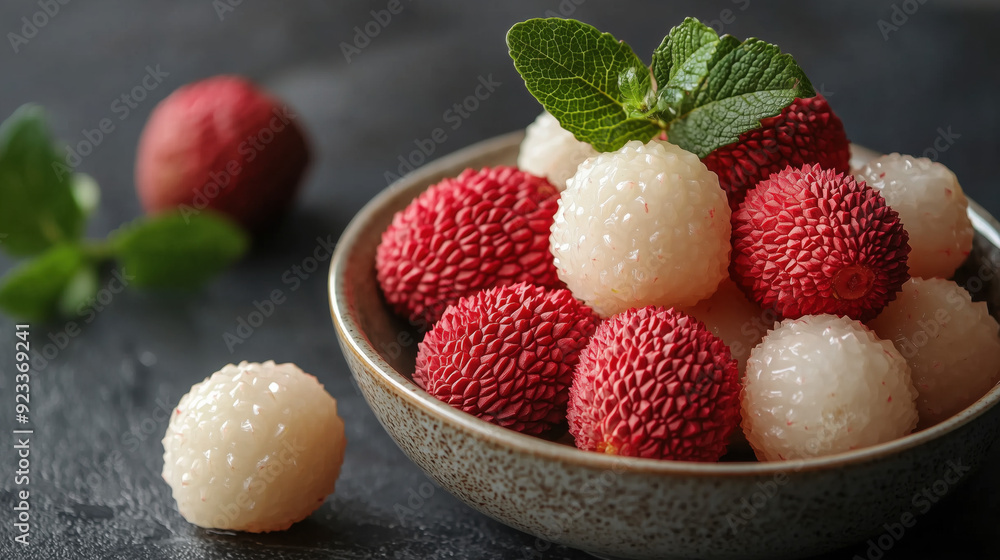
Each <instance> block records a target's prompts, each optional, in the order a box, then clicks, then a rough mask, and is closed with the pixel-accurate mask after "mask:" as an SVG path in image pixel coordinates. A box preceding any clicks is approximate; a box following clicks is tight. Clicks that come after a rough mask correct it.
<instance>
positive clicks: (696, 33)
mask: <svg viewBox="0 0 1000 560" xmlns="http://www.w3.org/2000/svg"><path fill="white" fill-rule="evenodd" d="M718 42H719V34H718V33H716V32H715V30H714V29H712V28H711V27H709V26H707V25H704V24H702V23H701V22H700V21H698V20H697V19H695V18H691V17H689V18H687V19H685V20H684V21H683V22H682V23H681V24H680V25H678V26H677V27H674V28H673V29H671V30H670V33H669V34H668V35H667V36H666V37H664V38H663V42H662V43H660V46H659V47H657V48H656V50H655V51H653V64H652V70H653V78H655V79H656V84H657V87H658V88H659V89H661V90H662V89H663V88H665V87H667V84H668V83H669V82H670V80H671V79H672V78H674V76H675V75H676V74H677V73H678V72H680V71H681V70H682V69H685V73H687V74H697V75H696V76H694V77H696V78H703V77H704V76H705V75H706V74H707V70H706V71H703V72H701V73H700V74H699V73H698V72H697V71H696V70H695V69H693V68H691V67H690V66H685V65H686V63H688V61H689V59H691V58H695V59H701V58H702V57H703V56H704V55H703V54H701V53H700V51H701V52H703V51H704V50H705V49H706V48H712V46H713V45H715V44H716V43H718ZM696 53H698V54H696ZM681 79H682V80H685V79H686V80H690V79H691V76H683V75H682V78H681Z"/></svg>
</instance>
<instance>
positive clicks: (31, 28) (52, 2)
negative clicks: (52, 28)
mask: <svg viewBox="0 0 1000 560" xmlns="http://www.w3.org/2000/svg"><path fill="white" fill-rule="evenodd" d="M69 3H70V0H38V2H36V5H37V6H38V8H39V9H38V11H36V12H35V13H33V14H31V15H30V16H24V17H22V18H21V22H20V23H21V28H20V29H19V31H20V32H21V33H16V32H14V31H9V32H7V40H8V41H10V48H11V49H13V50H14V54H18V53H19V52H21V47H23V46H24V45H27V44H28V42H30V41H31V40H32V39H34V38H35V37H37V36H38V32H39V31H41V30H42V29H45V26H46V25H48V24H49V22H50V21H52V20H53V19H55V17H56V16H58V15H59V14H60V13H62V7H63V6H65V5H67V4H69Z"/></svg>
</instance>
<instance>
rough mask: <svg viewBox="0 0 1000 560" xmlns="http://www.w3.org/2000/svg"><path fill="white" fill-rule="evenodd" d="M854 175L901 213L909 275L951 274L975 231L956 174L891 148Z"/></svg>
mask: <svg viewBox="0 0 1000 560" xmlns="http://www.w3.org/2000/svg"><path fill="white" fill-rule="evenodd" d="M855 176H856V177H857V179H858V180H859V181H865V182H866V183H867V184H868V185H870V186H872V187H874V188H876V189H878V191H879V194H881V195H882V197H883V198H885V201H886V203H887V204H888V205H889V206H891V207H892V209H893V210H895V211H896V212H897V213H899V219H900V220H901V221H902V222H903V227H905V228H906V232H907V233H908V234H909V236H910V248H911V251H910V254H909V257H908V259H907V264H908V265H909V267H910V276H913V277H915V278H951V277H952V275H954V274H955V270H956V269H958V267H959V266H961V265H962V263H963V262H965V259H966V258H968V256H969V253H970V252H971V251H972V238H973V236H974V234H975V231H974V230H973V228H972V220H971V219H969V214H968V210H969V200H968V199H967V198H965V193H963V192H962V186H961V185H959V184H958V178H957V177H955V174H954V173H952V172H951V170H950V169H948V168H947V167H945V166H944V165H943V164H941V163H938V162H933V161H931V160H929V159H927V158H915V157H913V156H907V155H900V154H898V153H894V154H888V155H884V156H881V157H878V158H875V159H874V160H872V161H870V162H868V163H867V164H866V165H865V166H864V167H862V168H861V169H859V170H858V171H857V172H856V173H855Z"/></svg>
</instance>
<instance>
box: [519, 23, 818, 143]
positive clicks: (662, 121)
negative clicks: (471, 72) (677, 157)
mask: <svg viewBox="0 0 1000 560" xmlns="http://www.w3.org/2000/svg"><path fill="white" fill-rule="evenodd" d="M507 45H508V48H509V49H510V56H511V58H512V59H513V60H514V66H515V68H517V71H518V72H519V73H520V74H521V76H522V77H523V78H524V83H525V85H526V86H527V88H528V91H529V92H530V93H531V94H532V95H534V96H535V98H536V99H538V101H540V102H541V104H542V105H543V106H544V107H545V109H546V110H547V111H548V112H549V113H551V114H552V115H553V116H554V117H556V119H557V120H559V123H560V124H561V125H562V126H563V128H565V129H567V130H569V131H570V132H572V133H573V135H574V136H576V138H577V139H578V140H581V141H584V142H588V143H590V144H591V145H593V146H594V148H595V149H597V150H600V151H614V150H617V149H618V148H620V147H622V146H623V145H625V143H626V142H628V141H629V140H640V141H642V142H648V141H649V140H650V139H651V138H653V137H654V136H656V135H657V134H659V133H660V132H666V133H667V135H668V137H669V139H670V141H671V142H673V143H674V144H677V145H679V146H680V147H682V148H684V149H685V150H688V151H690V152H694V153H695V154H697V155H698V156H699V157H705V156H706V155H708V154H709V153H711V152H712V150H714V149H716V148H719V147H721V146H725V145H727V144H731V143H733V142H735V141H736V140H737V139H738V138H739V135H740V134H742V133H744V132H746V131H748V130H752V129H754V128H757V127H758V126H760V120H761V119H763V118H767V117H771V116H774V115H777V114H778V113H780V112H781V110H782V109H784V108H785V107H787V106H788V105H789V104H791V102H792V101H793V100H795V98H797V97H813V96H814V95H816V92H815V91H814V90H813V88H812V84H811V83H810V82H809V79H808V78H807V77H806V75H805V72H803V71H802V69H801V68H800V67H799V66H798V64H797V63H796V62H795V59H794V58H792V57H791V55H788V54H783V53H781V51H780V49H778V47H777V46H775V45H771V44H769V43H766V42H764V41H761V40H759V39H753V38H751V39H747V40H746V41H743V42H742V43H741V42H740V41H739V40H737V39H736V38H734V37H732V36H730V35H724V36H722V37H719V35H718V34H717V33H716V32H715V31H714V30H713V29H712V28H711V27H708V26H706V25H704V24H702V23H701V22H699V21H698V20H697V19H695V18H687V19H685V20H684V22H683V23H681V24H680V25H678V26H677V27H674V28H673V29H671V30H670V33H669V34H668V35H667V36H666V37H665V38H664V39H663V42H662V43H661V44H660V46H659V47H658V48H657V49H656V50H655V51H654V52H653V58H652V64H651V66H650V67H649V68H646V67H645V66H644V65H642V63H641V61H639V59H638V57H637V56H635V54H634V53H633V52H632V49H631V48H630V47H629V46H628V45H626V44H625V43H623V42H621V41H617V40H616V39H615V38H614V37H612V36H611V35H609V34H607V33H601V32H600V31H598V30H597V29H595V28H594V27H592V26H590V25H587V24H585V23H582V22H579V21H576V20H565V19H559V18H544V19H531V20H528V21H525V22H521V23H518V24H516V25H514V26H513V27H512V28H511V29H510V31H509V32H508V34H507Z"/></svg>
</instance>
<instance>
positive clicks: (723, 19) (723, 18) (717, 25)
mask: <svg viewBox="0 0 1000 560" xmlns="http://www.w3.org/2000/svg"><path fill="white" fill-rule="evenodd" d="M730 2H731V3H732V4H734V5H735V6H736V9H738V10H739V11H741V12H745V11H746V9H747V8H749V7H750V0H730ZM735 21H736V13H735V12H733V10H731V9H729V8H723V10H722V11H721V12H719V16H718V17H716V18H714V19H710V20H707V21H703V22H702V23H704V24H705V25H707V26H709V27H711V28H712V29H713V30H714V31H715V32H716V33H718V34H719V35H722V34H723V33H725V29H726V26H727V25H732V24H733V22H735Z"/></svg>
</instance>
